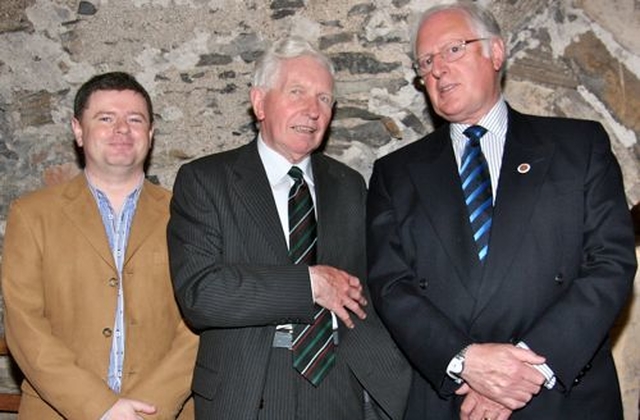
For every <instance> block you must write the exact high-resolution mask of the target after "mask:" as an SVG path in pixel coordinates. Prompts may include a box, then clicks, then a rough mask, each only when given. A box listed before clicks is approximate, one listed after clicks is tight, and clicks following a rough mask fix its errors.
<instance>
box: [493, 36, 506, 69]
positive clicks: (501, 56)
mask: <svg viewBox="0 0 640 420" xmlns="http://www.w3.org/2000/svg"><path fill="white" fill-rule="evenodd" d="M504 61H505V49H504V41H503V40H502V38H498V37H494V38H492V39H491V62H492V63H493V69H494V70H495V71H500V69H501V68H502V66H503V65H504Z"/></svg>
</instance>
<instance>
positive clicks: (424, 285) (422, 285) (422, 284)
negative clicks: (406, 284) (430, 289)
mask: <svg viewBox="0 0 640 420" xmlns="http://www.w3.org/2000/svg"><path fill="white" fill-rule="evenodd" d="M427 284H429V282H427V280H426V279H420V282H419V283H418V287H420V288H421V289H422V290H424V289H426V288H427Z"/></svg>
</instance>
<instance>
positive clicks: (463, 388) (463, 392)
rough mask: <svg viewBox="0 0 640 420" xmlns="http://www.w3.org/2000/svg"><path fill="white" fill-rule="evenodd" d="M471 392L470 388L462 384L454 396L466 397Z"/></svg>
mask: <svg viewBox="0 0 640 420" xmlns="http://www.w3.org/2000/svg"><path fill="white" fill-rule="evenodd" d="M469 391H471V387H469V385H467V384H466V383H464V384H462V385H461V386H460V388H458V389H456V395H466V394H468V393H469Z"/></svg>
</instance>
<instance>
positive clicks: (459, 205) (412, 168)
mask: <svg viewBox="0 0 640 420" xmlns="http://www.w3.org/2000/svg"><path fill="white" fill-rule="evenodd" d="M424 145H425V150H424V151H423V152H424V153H423V155H424V159H421V160H419V161H415V162H412V163H410V164H409V166H408V170H409V173H410V175H411V179H412V182H413V184H414V187H415V189H416V191H417V193H418V196H419V198H420V202H421V203H422V206H423V210H424V212H425V213H426V214H427V215H428V217H429V219H430V221H431V225H432V226H433V229H434V230H435V231H436V233H437V237H438V238H439V239H440V241H441V243H442V246H443V247H444V249H445V251H446V253H447V255H449V256H450V258H451V262H452V264H451V266H452V269H454V270H455V271H456V272H457V274H458V278H460V279H461V280H462V282H463V283H464V285H465V286H466V287H467V289H469V290H470V292H471V294H474V289H475V284H477V282H478V279H479V278H480V275H481V270H482V267H481V265H480V263H479V261H478V260H477V259H475V258H469V255H475V254H476V250H475V243H474V242H473V239H472V234H471V228H470V226H469V223H468V221H467V213H466V208H465V206H464V197H463V195H462V190H461V187H460V177H459V176H458V168H457V165H456V161H455V157H454V154H453V146H452V145H451V140H450V137H449V126H448V125H445V126H444V127H441V128H440V129H438V130H437V131H436V132H435V133H434V134H433V135H432V136H431V137H430V138H429V139H428V141H425V142H424Z"/></svg>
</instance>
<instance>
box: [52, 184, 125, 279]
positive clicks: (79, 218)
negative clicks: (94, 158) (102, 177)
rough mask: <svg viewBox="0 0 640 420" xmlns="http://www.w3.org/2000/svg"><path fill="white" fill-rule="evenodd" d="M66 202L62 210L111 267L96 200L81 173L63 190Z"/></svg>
mask: <svg viewBox="0 0 640 420" xmlns="http://www.w3.org/2000/svg"><path fill="white" fill-rule="evenodd" d="M62 194H63V197H64V198H65V199H66V200H67V202H68V204H67V205H66V206H65V207H64V209H63V211H64V213H65V215H66V216H67V217H68V218H69V220H70V221H71V223H72V224H73V225H74V226H75V227H76V229H78V231H79V232H80V233H81V234H82V236H84V238H85V239H86V240H87V242H88V243H89V244H90V245H91V247H92V248H93V249H94V250H95V251H96V253H97V254H98V255H99V256H100V257H101V258H102V259H103V260H104V261H105V262H106V263H107V264H109V265H110V266H111V267H113V268H114V269H115V263H114V261H113V256H112V255H111V250H110V249H109V240H108V238H107V233H106V232H105V228H104V225H103V224H102V219H101V218H100V212H99V211H98V206H97V204H96V200H95V198H94V197H93V195H92V194H91V191H90V190H89V185H88V184H87V180H86V178H85V175H84V174H83V173H81V174H79V175H77V176H76V177H75V178H74V179H73V180H72V181H71V182H70V183H69V185H68V186H67V187H66V188H65V190H64V191H63V193H62Z"/></svg>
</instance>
